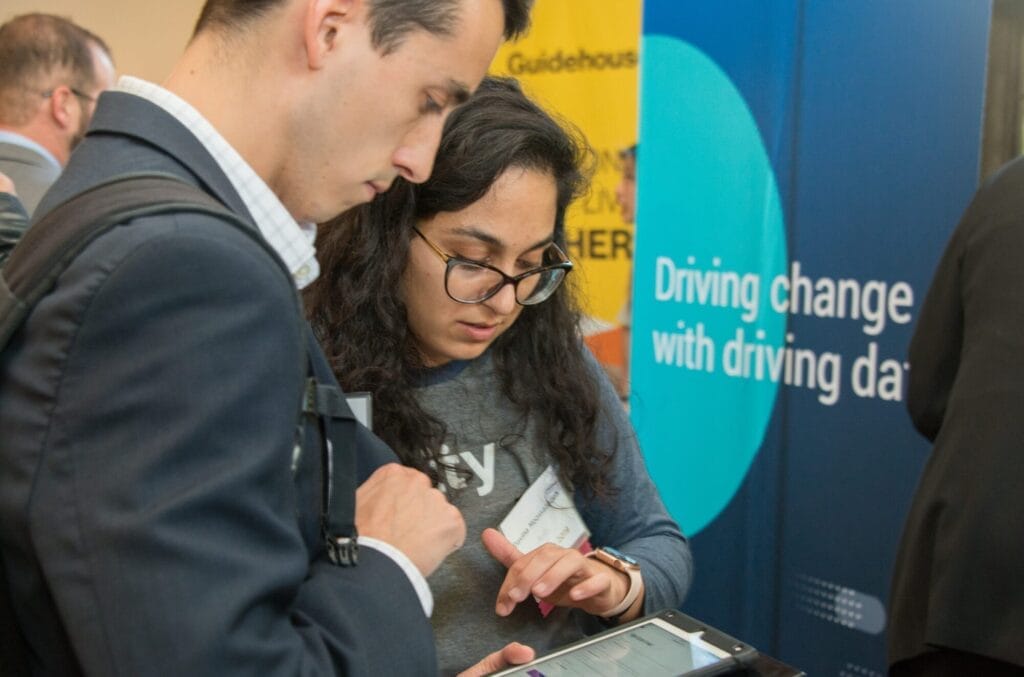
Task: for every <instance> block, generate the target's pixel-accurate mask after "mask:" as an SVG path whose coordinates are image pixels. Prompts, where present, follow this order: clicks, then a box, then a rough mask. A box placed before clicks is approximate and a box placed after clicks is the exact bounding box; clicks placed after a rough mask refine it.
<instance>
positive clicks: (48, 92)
mask: <svg viewBox="0 0 1024 677" xmlns="http://www.w3.org/2000/svg"><path fill="white" fill-rule="evenodd" d="M68 90H70V91H71V93H72V94H74V95H75V96H77V97H78V98H79V99H83V100H85V101H88V102H89V103H95V102H96V97H95V96H89V95H88V94H86V93H85V92H83V91H82V90H80V89H75V88H74V87H68ZM53 91H54V90H53V89H48V90H46V91H45V92H43V93H42V94H43V98H44V99H49V98H50V97H51V96H53Z"/></svg>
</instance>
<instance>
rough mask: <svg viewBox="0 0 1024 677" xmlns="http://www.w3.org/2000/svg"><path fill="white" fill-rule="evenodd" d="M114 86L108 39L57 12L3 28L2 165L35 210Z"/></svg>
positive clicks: (0, 39) (0, 77) (27, 17)
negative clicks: (100, 100)
mask: <svg viewBox="0 0 1024 677" xmlns="http://www.w3.org/2000/svg"><path fill="white" fill-rule="evenodd" d="M113 84H114V65H113V61H112V60H111V56H110V49H109V48H108V47H107V45H106V43H104V42H103V40H102V39H101V38H100V37H99V36H97V35H95V34H93V33H91V32H89V31H87V30H86V29H84V28H82V27H81V26H78V25H76V24H74V23H72V22H71V21H68V20H67V19H64V18H62V17H59V16H53V15H52V14H40V13H35V14H23V15H21V16H17V17H15V18H13V19H11V20H10V21H8V22H7V23H5V24H4V25H2V26H0V171H2V172H4V173H5V174H7V175H8V176H9V177H10V178H11V180H12V181H14V185H15V186H16V187H17V190H18V195H19V197H20V198H21V201H22V204H23V205H24V207H25V210H26V211H27V212H28V213H29V215H31V214H32V212H34V211H35V208H36V205H38V204H39V200H40V199H41V198H42V196H43V193H45V192H46V190H47V189H48V188H49V187H50V186H51V185H53V182H54V181H56V180H57V177H58V176H60V172H61V168H62V167H64V165H66V164H67V162H68V157H69V156H70V155H71V151H72V150H74V148H75V146H77V145H78V143H79V142H80V141H81V140H82V138H83V137H84V135H85V130H86V128H88V126H89V121H90V120H91V119H92V114H93V110H94V109H95V107H96V99H97V98H98V97H99V95H100V92H102V91H104V90H107V89H110V87H112V86H113Z"/></svg>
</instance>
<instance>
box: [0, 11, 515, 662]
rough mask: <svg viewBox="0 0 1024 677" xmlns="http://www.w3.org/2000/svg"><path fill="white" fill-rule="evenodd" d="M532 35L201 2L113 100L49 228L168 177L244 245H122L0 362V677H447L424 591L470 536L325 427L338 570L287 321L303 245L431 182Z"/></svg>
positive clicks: (463, 23)
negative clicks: (183, 42)
mask: <svg viewBox="0 0 1024 677" xmlns="http://www.w3.org/2000/svg"><path fill="white" fill-rule="evenodd" d="M528 11H529V2H528V1H527V0H402V1H401V2H398V1H395V0H259V1H253V0H208V2H207V3H206V5H205V6H204V8H203V11H202V14H201V16H200V19H199V22H198V24H197V28H196V32H195V35H194V36H193V38H192V40H191V42H190V43H189V45H188V47H187V49H186V51H185V53H184V55H183V56H182V58H181V60H180V61H179V63H178V65H177V67H176V68H175V70H174V71H173V73H172V74H171V76H170V77H169V78H168V79H167V81H166V82H165V83H164V86H163V87H161V86H157V85H153V84H150V83H147V82H143V81H141V80H137V79H134V78H124V79H122V81H121V82H120V84H119V88H118V89H119V91H116V92H108V93H106V94H104V95H103V96H102V97H101V99H100V102H99V106H98V108H97V111H96V114H95V116H94V120H93V124H92V127H91V129H90V131H89V133H88V136H87V138H86V140H85V141H84V142H83V143H82V144H81V146H80V147H79V148H78V150H77V151H76V152H75V154H74V155H73V157H72V158H71V162H70V163H69V166H68V167H67V169H66V171H65V172H64V174H63V175H62V176H61V178H60V179H59V180H58V182H57V183H56V184H55V185H54V187H53V188H52V189H51V191H50V192H49V193H48V194H47V196H46V198H45V199H44V200H43V202H42V203H41V204H40V207H39V210H40V213H41V214H43V213H45V212H47V211H49V210H51V209H53V208H54V207H55V206H56V205H58V204H59V203H61V202H62V201H64V200H66V199H68V198H70V197H71V196H73V195H76V194H79V193H81V192H82V191H84V190H87V189H89V188H90V187H93V186H96V185H98V184H100V183H102V182H104V181H107V180H108V179H110V178H112V177H115V176H118V175H123V174H125V173H128V172H159V173H164V174H169V175H172V176H174V177H177V178H179V179H181V180H183V181H186V182H188V183H191V184H193V185H195V186H198V187H200V188H201V189H202V190H203V191H205V192H206V193H208V194H209V195H211V196H213V197H215V198H216V199H217V200H219V201H220V202H222V203H223V204H224V205H225V206H226V207H227V208H228V209H230V210H231V211H233V212H234V213H236V214H237V215H239V216H241V217H243V218H244V219H246V220H248V221H251V222H252V223H254V224H255V228H256V229H258V231H259V232H258V233H255V234H247V233H246V232H245V231H243V230H240V229H238V228H236V227H234V226H231V225H228V224H227V223H226V222H225V220H223V219H221V218H217V217H213V216H200V215H197V214H195V213H191V212H180V213H168V214H162V215H159V216H150V217H144V218H136V219H134V220H132V221H129V222H127V223H125V224H123V226H122V227H116V228H114V229H112V230H110V231H109V232H107V233H106V234H104V235H103V236H101V237H99V238H98V239H96V240H95V241H94V242H92V243H91V244H90V245H89V246H88V247H87V248H86V249H85V250H83V252H82V253H81V254H80V255H79V256H78V257H77V258H76V259H75V261H74V262H73V263H72V264H71V265H70V267H68V268H67V270H66V271H65V272H64V273H63V274H62V276H61V277H60V278H59V279H58V280H57V283H56V286H55V287H54V289H53V290H52V291H51V292H50V293H49V294H48V295H47V296H46V297H44V299H43V300H42V301H40V303H39V304H38V305H36V306H35V308H34V309H33V311H32V312H31V313H30V315H29V316H28V318H27V320H26V322H25V323H24V325H23V326H22V327H21V328H20V329H19V330H18V331H17V332H16V333H15V334H14V336H13V337H12V339H11V341H10V342H9V344H8V345H7V347H6V348H5V349H4V350H3V352H2V353H0V565H2V567H0V571H2V572H3V573H4V574H5V575H4V577H3V578H4V580H3V585H2V586H0V588H2V589H0V594H2V597H3V598H4V599H6V601H8V602H9V605H8V606H9V607H10V608H12V609H13V610H14V616H15V618H14V621H15V623H14V625H16V627H17V631H18V633H19V634H20V636H21V639H22V641H23V647H22V648H23V651H21V652H20V656H21V659H22V661H23V664H22V665H20V666H15V668H14V669H11V668H10V666H0V673H2V674H5V675H6V674H18V671H19V668H23V669H24V670H26V671H31V672H32V673H33V674H41V675H75V674H96V675H133V676H134V675H157V674H159V675H189V676H190V677H196V676H199V675H233V674H259V675H279V674H280V675H284V674H288V675H292V674H299V673H301V674H395V675H398V674H402V675H406V674H433V673H434V672H436V669H437V667H436V658H435V650H434V647H433V637H432V634H431V631H430V625H429V621H428V618H427V616H428V615H429V612H430V607H431V604H432V600H431V598H430V591H429V588H428V587H427V585H426V582H425V580H424V578H425V577H426V576H427V575H429V574H430V573H431V572H432V571H433V570H434V569H435V568H436V567H437V566H438V564H439V563H440V562H441V561H442V560H443V559H444V558H445V557H446V556H447V555H448V554H449V553H451V552H452V551H453V550H454V549H456V548H458V547H459V546H460V545H461V544H462V542H463V540H464V538H465V525H464V522H463V521H462V518H461V516H460V515H459V513H458V511H457V510H456V509H455V508H454V507H452V506H451V505H450V504H449V503H448V502H447V501H446V500H445V499H444V497H443V495H442V494H441V493H440V492H439V491H438V490H436V489H434V488H432V487H431V486H430V482H429V479H428V478H427V476H426V475H424V474H422V473H419V472H417V471H415V470H412V469H409V468H404V467H402V466H400V465H398V464H397V463H395V461H396V460H397V459H396V457H395V456H394V454H393V453H392V452H391V451H390V450H389V449H388V448H387V447H386V446H385V445H384V444H383V443H382V442H380V441H379V440H378V439H376V438H375V437H373V435H372V434H371V433H370V432H369V431H368V430H366V429H365V428H358V427H355V424H354V423H352V424H351V425H345V426H335V427H334V428H333V430H332V433H333V436H332V438H331V440H330V441H331V443H332V444H331V447H332V448H334V449H335V450H338V449H341V450H343V449H345V448H346V447H348V448H353V449H354V451H353V452H352V454H351V455H345V456H344V457H339V455H338V454H335V464H338V463H346V464H351V465H352V467H353V468H354V470H353V471H352V472H351V473H349V475H348V477H347V479H349V480H350V481H351V484H352V486H353V487H355V486H356V485H358V490H349V491H347V492H345V491H343V487H341V486H339V485H337V484H336V485H334V494H333V495H332V499H331V500H333V501H345V500H352V501H354V504H355V523H356V526H357V527H358V532H359V536H358V542H359V544H360V546H361V549H360V551H359V560H358V564H357V565H356V566H337V565H335V564H333V563H332V562H331V561H330V559H329V558H328V555H327V552H326V548H325V544H324V538H323V536H322V533H321V526H322V522H321V514H320V511H321V509H322V507H323V505H324V503H325V501H324V499H323V494H322V493H321V492H322V488H323V484H322V479H323V475H324V474H328V475H330V474H331V473H330V472H329V469H326V468H325V467H324V464H323V463H322V462H321V456H320V454H319V453H311V452H314V451H315V452H319V451H320V449H321V447H319V446H317V445H307V444H305V442H306V439H304V437H305V436H309V435H317V434H318V432H317V429H316V428H312V429H310V428H306V429H305V433H304V434H302V433H300V430H301V429H299V428H297V415H298V412H299V410H300V404H301V403H302V401H303V393H304V386H305V384H306V377H307V373H308V372H307V368H306V361H307V359H308V361H309V362H311V363H312V369H313V372H314V373H315V376H316V378H317V380H319V381H321V382H323V383H328V384H333V383H334V381H333V376H332V375H331V374H330V369H329V367H328V366H327V364H326V361H325V359H324V357H323V355H322V353H321V352H320V350H319V348H318V346H317V345H316V343H315V341H314V340H313V339H312V338H311V337H312V333H311V331H309V329H308V326H307V325H305V324H304V322H303V321H302V320H301V307H300V303H299V299H298V295H297V291H296V288H297V287H298V288H301V287H303V286H304V285H305V284H307V283H308V282H310V281H311V280H312V279H314V278H315V277H316V274H317V264H316V259H315V257H314V255H313V254H314V250H313V247H312V244H311V241H310V239H309V238H307V231H306V230H305V229H304V227H303V226H301V225H300V224H303V223H307V222H310V223H312V222H320V221H326V220H328V219H329V218H331V217H333V216H335V215H336V214H337V213H339V212H340V211H342V210H343V209H345V208H347V207H349V206H351V205H355V204H359V203H361V202H364V201H367V200H369V199H370V198H371V197H372V196H373V195H375V194H376V193H378V192H381V191H383V190H385V189H387V187H388V186H389V185H390V183H391V182H392V180H393V179H394V178H395V177H396V176H401V177H403V178H405V179H406V180H409V181H412V182H421V181H423V180H425V179H426V178H427V176H428V175H429V174H430V171H431V168H432V163H433V157H434V153H435V151H436V148H437V144H438V140H439V137H440V133H441V127H442V125H443V122H444V119H445V117H446V115H447V113H448V112H449V111H450V110H451V109H452V108H453V107H454V106H456V105H457V104H459V103H461V102H462V101H463V100H464V99H465V98H467V97H468V96H469V94H470V93H471V92H472V90H473V89H474V88H475V87H476V86H477V84H478V83H479V82H480V80H481V78H482V77H483V75H484V72H485V70H486V68H487V66H488V64H489V62H490V60H491V58H492V57H493V55H494V53H495V50H496V48H497V46H498V44H499V42H500V41H501V39H502V37H503V36H506V37H510V36H513V35H516V34H517V33H519V32H520V31H522V30H523V29H524V28H525V25H526V22H527V20H528ZM16 253H17V252H16ZM346 431H347V432H346ZM353 456H354V458H353ZM352 475H354V477H353V476H352ZM338 494H341V495H338ZM353 494H354V496H353ZM3 620H4V619H0V621H3ZM530 655H531V654H530V652H529V651H528V650H525V649H524V648H523V647H521V646H516V645H510V646H509V647H506V649H504V650H501V651H497V652H495V653H494V654H492V655H491V656H488V657H487V659H485V660H484V661H482V662H481V663H480V664H479V665H478V666H476V668H475V670H476V673H478V674H482V673H483V672H485V671H488V670H493V669H494V668H496V667H499V666H500V665H502V664H503V663H506V662H510V661H511V662H522V661H523V660H526V659H528V658H529V657H530Z"/></svg>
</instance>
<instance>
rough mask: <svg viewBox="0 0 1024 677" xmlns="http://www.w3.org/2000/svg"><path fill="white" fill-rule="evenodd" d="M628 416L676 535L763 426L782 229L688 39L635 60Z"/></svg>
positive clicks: (726, 104) (690, 525)
mask: <svg viewBox="0 0 1024 677" xmlns="http://www.w3.org/2000/svg"><path fill="white" fill-rule="evenodd" d="M641 69H642V71H641V104H640V110H641V116H640V146H639V156H638V158H639V161H638V172H639V175H638V185H639V189H638V195H637V249H636V257H635V266H636V271H635V276H634V281H635V282H634V285H635V286H634V300H633V329H632V331H633V334H632V355H631V380H632V389H633V394H632V397H631V412H632V417H633V421H634V424H635V425H636V428H637V433H638V435H639V439H640V444H641V447H642V449H643V450H644V455H645V458H646V459H647V464H648V468H649V469H650V472H651V475H652V476H653V478H654V481H655V482H656V483H657V485H658V488H659V490H660V492H661V494H662V497H663V499H664V500H665V502H666V504H667V506H668V508H669V511H670V512H671V513H672V515H673V517H675V518H676V520H677V521H678V522H679V523H680V525H681V526H682V527H683V529H684V531H685V532H686V533H687V534H690V535H694V534H697V533H699V532H700V531H701V530H702V529H704V528H705V527H706V526H707V525H708V524H710V523H711V521H712V520H714V518H715V517H716V516H717V515H718V514H719V513H720V512H721V511H722V510H723V509H724V508H725V507H726V505H728V503H729V501H730V500H731V499H732V497H733V496H734V495H735V494H736V491H737V490H738V488H739V486H740V484H741V482H742V481H743V478H744V477H745V476H746V474H747V472H748V470H749V469H750V466H751V464H752V463H753V461H754V458H755V457H756V455H757V452H758V450H759V449H760V447H761V444H762V442H763V439H764V435H765V431H766V430H767V427H768V423H769V421H770V418H771V415H772V410H773V407H774V404H775V398H776V395H777V392H778V387H779V383H780V381H781V380H782V379H781V378H779V377H778V376H779V375H780V374H781V372H780V371H779V370H780V369H781V367H782V362H780V360H782V359H783V350H782V349H783V348H784V347H785V332H786V316H785V313H780V312H776V311H775V310H774V309H773V307H772V305H771V302H770V293H771V289H770V286H771V282H772V280H774V279H775V278H776V277H777V276H779V275H785V274H786V268H787V252H786V225H785V219H784V216H783V211H782V205H781V203H780V198H779V190H778V185H777V182H776V180H775V174H774V171H773V169H772V164H771V162H770V161H769V156H768V153H767V151H766V149H765V144H764V143H763V141H762V138H761V135H760V132H759V130H758V127H757V124H756V123H755V120H754V117H753V115H752V114H751V111H750V109H749V107H748V106H747V104H746V102H745V101H744V99H743V96H742V95H741V94H740V92H739V91H738V90H737V88H736V87H735V85H734V84H733V83H732V81H731V80H730V79H729V77H728V76H727V74H726V73H725V72H723V71H722V69H721V68H720V67H719V66H718V65H717V64H716V63H715V62H714V61H712V60H711V59H710V58H708V57H707V56H706V55H705V54H704V53H703V52H701V51H700V50H698V49H697V48H695V47H694V46H692V45H690V44H688V43H686V42H683V41H680V40H676V39H673V38H670V37H666V36H661V35H645V36H644V38H643V43H642V58H641Z"/></svg>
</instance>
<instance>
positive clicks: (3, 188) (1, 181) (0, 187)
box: [0, 172, 17, 195]
mask: <svg viewBox="0 0 1024 677" xmlns="http://www.w3.org/2000/svg"><path fill="white" fill-rule="evenodd" d="M0 193H10V194H11V195H17V193H16V192H14V182H13V181H11V177H9V176H7V175H6V174H4V173H3V172H0Z"/></svg>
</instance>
